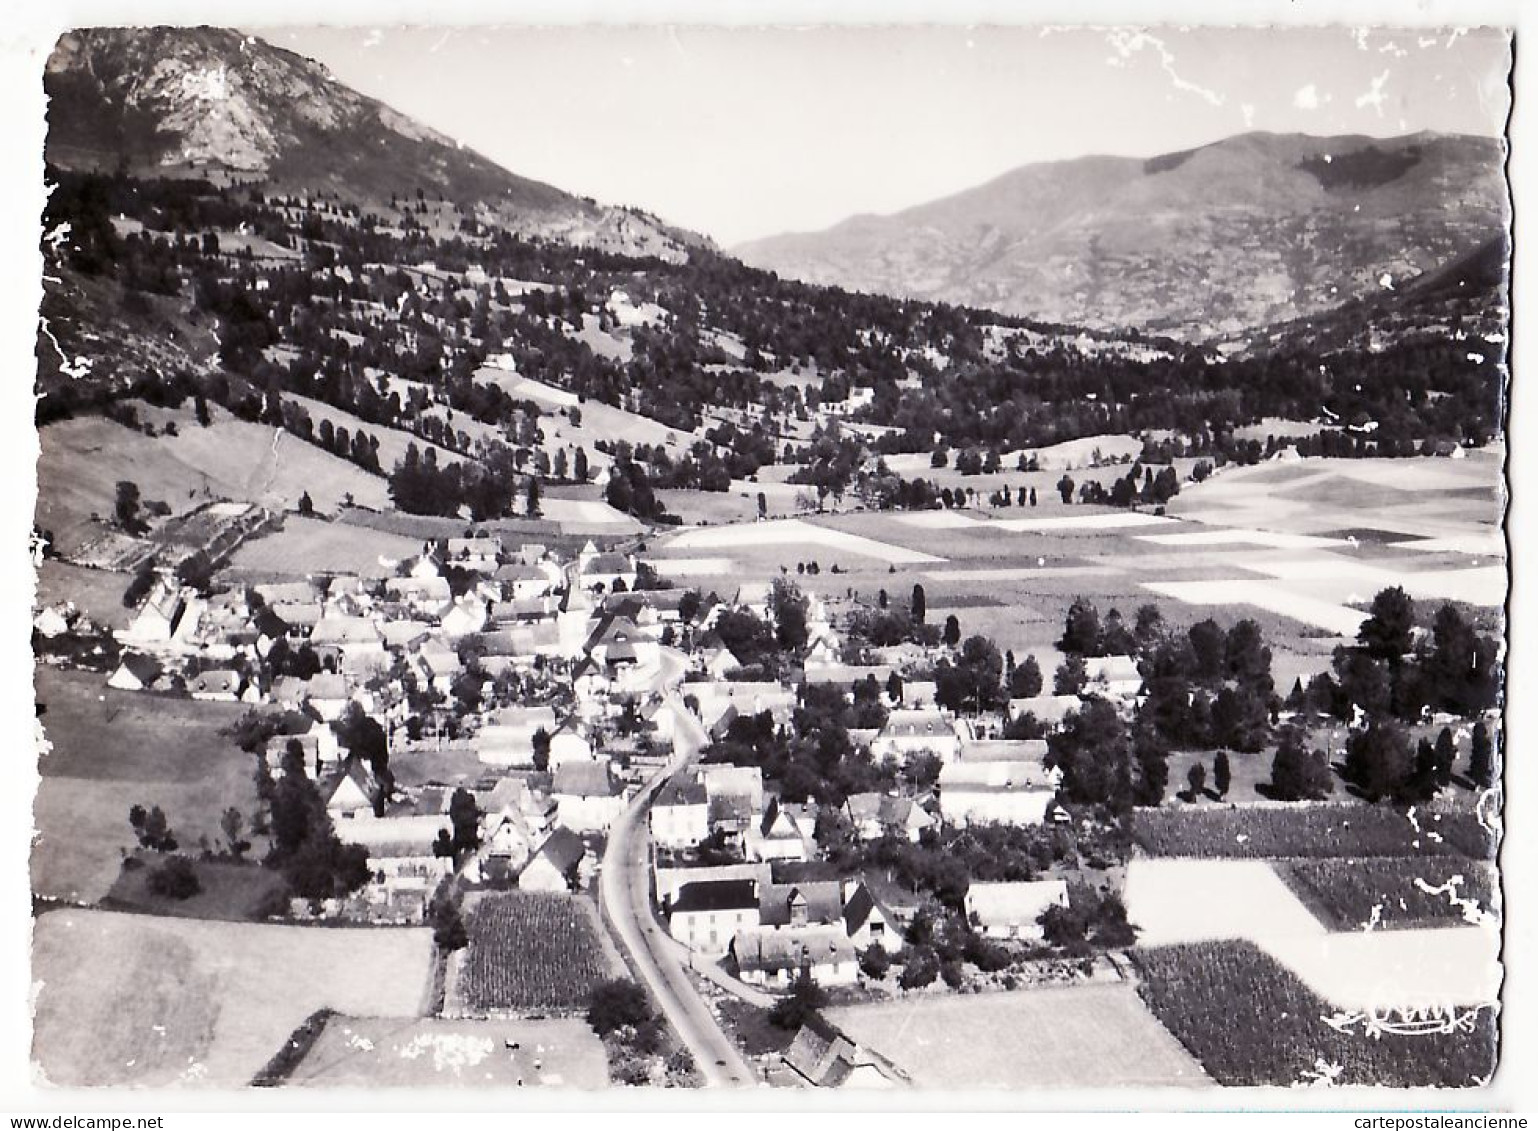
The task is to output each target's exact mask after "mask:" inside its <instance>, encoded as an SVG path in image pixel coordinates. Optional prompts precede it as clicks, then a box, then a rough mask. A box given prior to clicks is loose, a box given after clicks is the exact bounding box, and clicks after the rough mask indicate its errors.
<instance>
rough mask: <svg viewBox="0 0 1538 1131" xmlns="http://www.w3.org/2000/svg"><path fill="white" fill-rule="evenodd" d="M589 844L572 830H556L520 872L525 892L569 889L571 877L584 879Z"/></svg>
mask: <svg viewBox="0 0 1538 1131" xmlns="http://www.w3.org/2000/svg"><path fill="white" fill-rule="evenodd" d="M587 855H588V852H587V844H586V843H585V842H584V841H583V840H582V838H581V837H580V836H578V835H577V834H576V833H575V832H574V831H572V830H571V829H564V828H563V829H556V830H554V831H553V832H552V833H551V834H550V835H549V836H547V837H546V838H545V839H544V841H543V842H542V843H541V844H540V846H539V847H538V848H537V849H535V850H534V854H533V855H532V856H530V857H529V862H528V863H527V864H525V865H524V867H523V871H521V872H519V873H518V887H519V888H520V889H522V890H524V891H547V892H567V891H570V890H571V880H572V879H573V878H576V880H577V882H578V883H579V884H580V883H581V882H582V874H581V873H582V865H583V862H584V860H586V858H587Z"/></svg>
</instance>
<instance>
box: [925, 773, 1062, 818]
mask: <svg viewBox="0 0 1538 1131" xmlns="http://www.w3.org/2000/svg"><path fill="white" fill-rule="evenodd" d="M1061 781H1062V774H1061V772H1060V771H1059V770H1057V769H1056V768H1052V769H1048V768H1047V767H1046V766H1044V765H1043V764H1042V763H1040V762H952V763H951V764H949V765H947V766H944V767H942V768H941V770H940V780H939V790H938V793H939V798H940V816H941V817H942V818H943V819H944V820H945V821H946V823H947V824H952V825H971V824H979V823H994V824H1002V825H1039V824H1041V823H1042V822H1043V821H1044V820H1046V816H1047V807H1048V806H1050V805H1051V804H1052V799H1053V797H1055V796H1056V795H1057V788H1058V786H1059V784H1060V783H1061Z"/></svg>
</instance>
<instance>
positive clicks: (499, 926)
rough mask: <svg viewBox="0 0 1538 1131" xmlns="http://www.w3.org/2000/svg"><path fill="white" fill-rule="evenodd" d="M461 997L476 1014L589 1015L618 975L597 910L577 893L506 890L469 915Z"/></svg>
mask: <svg viewBox="0 0 1538 1131" xmlns="http://www.w3.org/2000/svg"><path fill="white" fill-rule="evenodd" d="M466 926H467V927H468V928H469V932H470V946H469V949H468V950H467V951H466V953H465V957H464V960H463V962H462V963H461V965H460V984H459V993H460V996H461V999H462V1000H463V1002H464V1004H465V1007H466V1008H467V1009H468V1010H470V1011H471V1012H473V1013H517V1012H529V1011H537V1010H562V1011H566V1010H573V1011H575V1010H582V1009H585V1008H586V1007H587V999H588V994H589V993H590V992H591V991H592V989H593V987H594V986H596V985H597V984H598V983H599V982H601V981H603V980H604V979H605V978H609V977H612V976H613V973H614V972H613V970H612V968H611V966H610V964H609V960H608V958H607V957H606V954H605V951H604V949H603V945H602V943H601V942H600V940H599V938H598V930H597V925H596V923H595V922H594V918H593V915H592V911H591V908H590V907H588V906H585V905H583V904H582V902H581V900H580V899H579V898H577V897H575V896H568V895H558V894H553V893H545V892H520V891H513V892H499V893H495V894H489V895H486V896H484V897H482V898H481V899H479V900H478V901H477V902H476V904H475V906H474V909H473V910H472V911H471V912H470V914H469V916H468V921H467V923H466Z"/></svg>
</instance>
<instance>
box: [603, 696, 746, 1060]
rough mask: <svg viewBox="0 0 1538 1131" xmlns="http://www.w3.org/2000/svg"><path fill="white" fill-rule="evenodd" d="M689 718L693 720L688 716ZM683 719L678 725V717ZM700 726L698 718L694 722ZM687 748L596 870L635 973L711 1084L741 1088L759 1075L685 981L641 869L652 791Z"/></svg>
mask: <svg viewBox="0 0 1538 1131" xmlns="http://www.w3.org/2000/svg"><path fill="white" fill-rule="evenodd" d="M690 721H693V720H690ZM680 725H684V724H680ZM694 725H695V726H698V725H699V724H698V722H697V721H696V722H694ZM692 756H693V755H692V753H691V752H689V751H688V750H687V749H686V750H685V752H683V753H681V754H680V755H679V756H678V757H677V758H675V759H674V760H673V761H672V762H671V763H669V764H668V766H667V767H666V768H664V769H663V770H661V771H659V772H658V773H657V775H656V776H655V777H653V778H652V779H651V780H650V781H649V782H647V784H646V785H645V786H643V787H642V789H641V790H640V792H639V793H637V794H636V796H635V798H634V800H632V801H631V803H630V805H629V806H628V807H627V808H626V809H625V811H624V813H622V814H621V815H620V817H619V818H618V819H617V820H616V821H615V822H614V825H613V826H612V827H611V828H610V830H609V843H608V847H607V849H606V850H605V851H604V857H603V868H602V871H601V872H600V874H599V881H598V891H599V898H600V899H601V900H602V902H603V907H604V913H605V914H606V915H607V917H608V920H609V922H610V924H612V925H613V927H614V930H615V933H616V935H617V936H618V938H619V941H620V943H621V944H622V945H623V946H624V948H625V949H626V950H627V951H628V952H629V953H630V957H631V962H632V964H633V965H634V967H635V969H636V972H637V973H638V974H639V975H640V976H641V978H642V979H643V980H644V981H645V982H646V985H647V987H648V988H649V989H650V990H651V992H652V996H653V997H655V998H656V1000H657V1003H658V1005H660V1006H661V1007H662V1012H663V1014H664V1015H665V1016H666V1017H667V1019H668V1021H669V1022H670V1023H671V1024H672V1026H673V1029H674V1031H676V1032H677V1033H678V1035H679V1038H680V1039H681V1040H682V1041H683V1043H684V1045H685V1046H686V1047H687V1048H688V1050H689V1052H690V1053H691V1054H692V1055H693V1057H694V1060H695V1063H696V1064H697V1065H699V1070H700V1075H701V1076H702V1077H703V1078H704V1081H705V1083H706V1085H708V1086H711V1087H745V1086H751V1085H753V1084H755V1083H756V1082H757V1075H756V1073H755V1072H754V1071H753V1069H752V1067H751V1066H749V1064H748V1063H747V1062H746V1061H745V1060H744V1059H743V1057H742V1054H741V1053H740V1052H739V1051H738V1049H737V1046H736V1045H735V1044H734V1043H733V1042H732V1040H731V1038H730V1037H728V1036H727V1035H726V1034H725V1033H724V1032H722V1030H721V1026H720V1025H719V1024H718V1023H717V1022H716V1019H715V1017H714V1016H713V1015H712V1014H711V1012H710V1009H709V1008H708V1007H707V1006H706V1004H705V1002H704V1000H703V999H702V998H701V997H700V995H699V992H698V991H697V990H696V989H695V988H694V985H693V983H692V982H691V981H690V980H689V974H688V972H687V971H686V970H685V969H684V967H683V965H682V964H681V962H680V961H679V957H678V950H677V949H676V948H675V947H672V946H669V945H667V944H668V943H669V942H670V941H671V940H669V939H667V937H666V936H665V934H664V933H663V928H662V926H661V925H660V924H659V923H658V922H657V920H656V917H655V916H654V915H653V914H652V909H651V899H650V894H649V893H650V877H649V875H648V872H647V835H648V834H647V814H648V813H649V812H650V811H651V805H652V801H653V800H654V799H655V797H656V795H657V791H658V790H659V789H660V788H661V786H662V784H663V783H664V782H666V781H667V780H668V779H669V778H671V777H673V776H675V775H677V774H679V773H682V772H683V771H684V770H685V768H686V767H687V766H688V764H689V761H690V759H691V758H692Z"/></svg>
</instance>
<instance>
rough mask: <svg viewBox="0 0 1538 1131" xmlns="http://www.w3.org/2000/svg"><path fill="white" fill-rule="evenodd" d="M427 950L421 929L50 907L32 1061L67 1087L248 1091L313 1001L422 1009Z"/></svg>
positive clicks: (41, 949)
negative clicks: (332, 926) (190, 1087)
mask: <svg viewBox="0 0 1538 1131" xmlns="http://www.w3.org/2000/svg"><path fill="white" fill-rule="evenodd" d="M431 945H432V940H431V932H429V931H427V930H425V929H401V928H393V929H390V930H346V929H328V928H318V927H288V926H276V925H268V924H257V923H212V922H201V921H197V920H192V919H167V918H162V917H159V916H149V915H129V914H122V913H119V912H113V911H82V910H78V909H73V908H66V909H61V910H58V911H51V912H49V913H47V914H45V915H42V916H40V917H39V918H38V919H37V921H36V925H35V927H34V929H33V949H32V962H33V970H32V975H33V979H34V981H38V982H41V983H42V990H41V992H40V993H39V995H38V999H37V1014H36V1021H35V1028H34V1032H33V1044H32V1053H33V1058H34V1060H35V1062H36V1063H37V1065H38V1066H39V1068H40V1069H41V1071H42V1073H43V1075H44V1077H45V1078H46V1079H47V1080H48V1081H49V1082H51V1083H53V1084H56V1085H59V1086H64V1087H94V1086H113V1085H118V1086H121V1085H139V1086H149V1087H165V1086H168V1085H175V1084H195V1085H203V1086H208V1087H227V1088H229V1087H240V1086H243V1085H245V1084H246V1083H248V1082H249V1081H250V1080H251V1078H252V1076H254V1075H255V1074H256V1073H257V1071H259V1070H260V1069H261V1068H262V1067H263V1065H265V1064H266V1063H267V1061H268V1059H269V1058H270V1057H271V1056H272V1055H273V1053H275V1052H276V1051H277V1050H278V1048H279V1047H280V1046H281V1045H282V1044H283V1042H284V1041H286V1040H287V1039H288V1037H289V1035H290V1034H291V1033H292V1032H293V1031H294V1029H295V1027H296V1026H297V1025H298V1024H299V1023H300V1022H301V1021H303V1020H304V1019H305V1018H306V1017H307V1016H309V1015H310V1014H311V1013H313V1012H314V1011H315V1010H317V1009H320V1008H323V1007H329V1008H332V1009H336V1010H340V1011H345V1012H349V1013H359V1014H365V1015H368V1016H371V1017H402V1018H405V1017H413V1016H415V1015H416V1014H417V1012H418V1010H419V1008H420V1006H421V1004H422V1002H423V1000H424V998H425V996H426V986H427V980H428V967H429V964H430V963H429V959H430V955H431Z"/></svg>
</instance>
